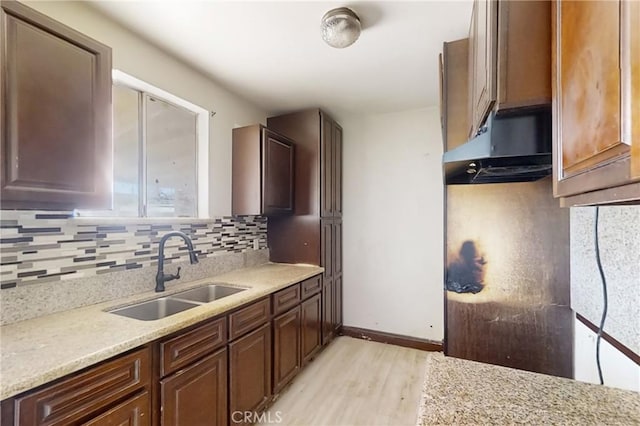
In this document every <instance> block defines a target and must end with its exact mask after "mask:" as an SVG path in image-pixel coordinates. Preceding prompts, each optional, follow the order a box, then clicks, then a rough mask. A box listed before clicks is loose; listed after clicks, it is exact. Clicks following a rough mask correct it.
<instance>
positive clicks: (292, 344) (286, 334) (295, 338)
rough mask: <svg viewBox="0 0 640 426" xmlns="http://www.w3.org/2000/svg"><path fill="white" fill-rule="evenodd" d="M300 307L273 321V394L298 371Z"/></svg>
mask: <svg viewBox="0 0 640 426" xmlns="http://www.w3.org/2000/svg"><path fill="white" fill-rule="evenodd" d="M301 364H302V363H301V360H300V307H299V306H297V307H295V308H293V309H291V310H290V311H289V312H285V313H284V314H282V315H280V316H278V317H275V318H274V319H273V393H274V394H276V393H278V392H280V391H281V390H282V388H283V387H284V386H286V385H287V384H288V383H289V382H290V381H291V380H292V379H293V378H294V377H295V376H296V374H298V372H299V371H300V367H301Z"/></svg>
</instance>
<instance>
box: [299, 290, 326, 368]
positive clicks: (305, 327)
mask: <svg viewBox="0 0 640 426" xmlns="http://www.w3.org/2000/svg"><path fill="white" fill-rule="evenodd" d="M321 296H322V295H321V294H316V295H315V296H312V297H310V298H309V299H307V300H305V301H304V302H302V303H301V304H300V327H301V329H300V331H301V336H300V344H301V348H300V352H301V353H300V355H301V358H302V365H303V366H305V365H306V364H308V363H309V362H310V361H311V360H312V359H313V357H314V356H315V355H316V354H317V353H318V351H319V350H320V349H321V347H322V298H321Z"/></svg>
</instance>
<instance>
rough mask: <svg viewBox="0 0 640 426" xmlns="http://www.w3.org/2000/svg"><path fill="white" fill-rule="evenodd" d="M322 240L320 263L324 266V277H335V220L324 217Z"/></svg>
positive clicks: (328, 278) (322, 221) (321, 225)
mask: <svg viewBox="0 0 640 426" xmlns="http://www.w3.org/2000/svg"><path fill="white" fill-rule="evenodd" d="M320 227H321V230H320V231H321V235H320V238H321V241H320V263H321V265H320V266H322V267H323V268H324V275H323V277H324V279H325V280H330V279H331V278H333V274H334V272H333V262H334V257H333V248H334V246H333V221H332V220H331V219H322V220H321V221H320Z"/></svg>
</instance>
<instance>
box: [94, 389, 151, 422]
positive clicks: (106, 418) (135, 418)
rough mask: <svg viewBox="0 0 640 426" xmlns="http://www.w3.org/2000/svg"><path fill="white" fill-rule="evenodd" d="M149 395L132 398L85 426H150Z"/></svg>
mask: <svg viewBox="0 0 640 426" xmlns="http://www.w3.org/2000/svg"><path fill="white" fill-rule="evenodd" d="M149 406H150V405H149V393H148V392H143V393H141V394H140V395H137V396H135V397H133V398H130V399H128V400H126V401H125V402H123V403H122V404H119V405H117V406H115V407H114V408H112V409H110V410H109V411H107V412H106V413H103V414H101V415H99V416H98V417H96V418H95V419H92V420H90V421H88V422H86V423H83V425H84V426H116V425H117V426H149V425H151V413H150V412H149Z"/></svg>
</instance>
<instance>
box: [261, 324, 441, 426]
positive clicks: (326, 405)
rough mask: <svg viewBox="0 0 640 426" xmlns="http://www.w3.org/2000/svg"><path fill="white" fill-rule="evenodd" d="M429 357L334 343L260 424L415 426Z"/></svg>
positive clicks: (356, 342) (349, 341) (343, 340)
mask: <svg viewBox="0 0 640 426" xmlns="http://www.w3.org/2000/svg"><path fill="white" fill-rule="evenodd" d="M427 354H428V352H423V351H419V350H415V349H408V348H402V347H399V346H393V345H387V344H382V343H376V342H369V341H366V340H360V339H354V338H351V337H344V336H342V337H338V338H337V339H335V340H334V341H333V342H332V343H331V344H330V345H329V346H328V347H327V348H326V349H325V350H324V351H323V352H322V353H321V354H320V355H319V356H318V357H317V358H316V360H315V361H313V362H312V363H311V364H310V365H309V366H307V367H306V368H305V370H304V371H303V372H302V373H301V374H300V375H299V376H298V377H296V378H295V379H294V380H293V383H292V384H291V386H290V387H289V388H288V389H285V391H284V392H283V394H282V395H281V396H280V398H279V399H278V400H277V401H276V402H275V404H274V405H272V406H271V408H269V413H267V414H269V415H270V419H271V422H272V423H262V424H263V425H267V424H275V423H277V420H278V419H281V422H279V423H277V424H279V425H291V426H293V425H295V426H302V425H322V426H355V425H363V426H364V425H366V426H376V425H388V426H402V425H411V426H413V425H415V424H416V419H417V413H418V404H419V403H420V395H421V390H422V383H423V377H424V372H425V365H426V364H425V363H426V358H427ZM278 412H279V413H278ZM277 414H279V416H278V415H277Z"/></svg>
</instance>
